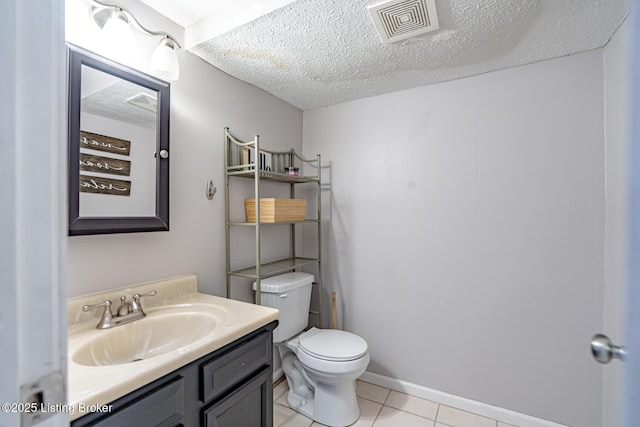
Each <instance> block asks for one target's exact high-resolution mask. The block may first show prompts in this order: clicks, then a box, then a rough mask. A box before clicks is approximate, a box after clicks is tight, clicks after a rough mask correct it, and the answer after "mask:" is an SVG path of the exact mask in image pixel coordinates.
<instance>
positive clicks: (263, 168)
mask: <svg viewBox="0 0 640 427" xmlns="http://www.w3.org/2000/svg"><path fill="white" fill-rule="evenodd" d="M255 153H259V155H255ZM224 162H225V167H224V171H225V220H226V227H225V234H226V261H227V298H230V297H231V278H232V277H233V276H237V277H244V278H247V279H252V280H254V281H255V282H256V293H255V303H256V304H260V303H261V286H260V282H261V281H262V280H263V279H265V278H267V277H271V276H275V275H278V274H282V273H286V272H290V271H296V270H299V269H301V268H302V267H304V266H307V265H317V273H316V274H315V281H314V285H315V286H317V292H318V294H317V295H318V306H319V307H322V266H321V262H322V261H321V254H322V243H321V240H322V239H321V236H322V230H321V227H322V224H321V212H322V209H321V206H322V205H321V191H320V186H321V167H320V166H321V156H320V155H319V154H318V155H317V156H316V158H315V159H306V158H303V157H302V156H300V155H299V154H298V153H296V152H295V150H293V149H291V150H289V151H270V150H265V149H263V148H261V147H260V136H259V135H255V137H254V139H253V140H251V141H242V140H240V139H238V138H237V137H235V136H234V135H233V134H232V133H231V132H230V130H229V128H228V127H227V128H224ZM305 165H307V166H308V167H307V168H303V166H305ZM291 166H292V167H299V169H300V170H301V171H302V170H304V169H315V171H316V174H315V175H311V176H292V175H288V174H287V173H284V172H283V171H284V168H285V167H291ZM235 178H245V179H251V180H253V193H254V198H255V199H256V200H260V195H261V194H260V183H261V182H262V181H271V182H279V183H283V184H288V185H289V187H290V189H289V197H290V198H292V199H293V198H295V194H296V186H297V185H298V184H307V183H315V184H316V185H317V202H316V203H317V213H316V217H315V218H312V219H305V220H303V221H290V222H276V223H271V222H269V223H265V222H261V221H260V203H256V222H244V221H233V220H232V219H231V218H230V206H229V182H230V180H231V179H235ZM309 223H311V224H316V228H317V249H316V250H317V252H316V253H317V258H309V257H301V256H298V255H297V254H296V225H297V224H309ZM274 224H288V225H289V227H288V228H289V235H290V243H289V257H288V258H285V259H279V260H270V261H265V260H264V259H263V257H262V251H261V232H262V228H263V227H265V226H267V227H268V226H272V225H274ZM232 227H254V228H255V263H254V264H253V265H250V266H246V267H244V268H240V269H231V228H232ZM321 311H322V310H319V311H317V312H315V311H312V312H311V314H315V315H317V316H318V323H319V325H321V324H322V321H321V314H320V312H321Z"/></svg>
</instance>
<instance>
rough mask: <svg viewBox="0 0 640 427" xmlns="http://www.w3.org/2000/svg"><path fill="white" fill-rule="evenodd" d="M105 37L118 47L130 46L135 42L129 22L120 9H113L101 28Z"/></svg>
mask: <svg viewBox="0 0 640 427" xmlns="http://www.w3.org/2000/svg"><path fill="white" fill-rule="evenodd" d="M102 31H103V34H104V35H105V37H106V38H107V39H108V40H110V41H111V43H113V44H115V45H116V46H118V47H125V46H127V47H128V46H131V45H132V44H133V43H134V42H135V36H134V35H133V30H132V29H131V26H130V25H129V20H128V19H127V17H126V15H125V14H124V13H123V12H122V11H121V10H120V9H114V10H113V12H111V15H110V16H109V19H107V21H106V22H105V23H104V26H103V27H102Z"/></svg>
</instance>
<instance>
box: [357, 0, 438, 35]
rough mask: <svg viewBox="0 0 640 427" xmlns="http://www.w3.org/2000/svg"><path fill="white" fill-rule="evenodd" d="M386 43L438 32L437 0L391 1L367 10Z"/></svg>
mask: <svg viewBox="0 0 640 427" xmlns="http://www.w3.org/2000/svg"><path fill="white" fill-rule="evenodd" d="M367 9H368V10H369V13H370V14H371V19H373V22H374V23H375V24H376V28H377V29H378V32H379V33H380V38H382V41H383V42H384V43H393V42H397V41H399V40H404V39H408V38H410V37H415V36H417V35H419V34H424V33H428V32H429V31H434V30H437V29H438V28H439V27H438V16H437V15H436V5H435V0H391V1H386V2H383V3H379V4H375V5H371V6H369V7H368V8H367Z"/></svg>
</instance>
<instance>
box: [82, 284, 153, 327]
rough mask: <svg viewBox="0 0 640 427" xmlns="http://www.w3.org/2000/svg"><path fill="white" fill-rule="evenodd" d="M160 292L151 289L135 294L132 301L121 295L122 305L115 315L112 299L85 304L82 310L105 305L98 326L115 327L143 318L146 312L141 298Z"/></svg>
mask: <svg viewBox="0 0 640 427" xmlns="http://www.w3.org/2000/svg"><path fill="white" fill-rule="evenodd" d="M157 294H158V292H156V291H150V292H147V293H145V294H142V295H141V294H135V295H134V296H133V297H132V298H131V301H127V297H125V296H121V297H120V306H119V307H118V310H116V314H115V315H114V314H113V313H112V312H111V304H112V303H111V301H109V300H107V301H104V302H101V303H99V304H93V305H85V306H84V307H82V311H90V310H94V309H96V308H99V307H104V313H103V314H102V317H101V318H100V322H98V325H97V326H96V328H98V329H109V328H114V327H116V326H120V325H124V324H126V323H130V322H133V321H134V320H138V319H142V318H143V317H144V316H146V314H145V313H144V311H142V306H141V305H140V298H142V297H151V296H154V295H157Z"/></svg>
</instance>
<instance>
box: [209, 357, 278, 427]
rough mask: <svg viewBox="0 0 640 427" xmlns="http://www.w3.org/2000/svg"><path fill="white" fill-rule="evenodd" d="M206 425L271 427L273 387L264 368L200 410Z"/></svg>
mask: <svg viewBox="0 0 640 427" xmlns="http://www.w3.org/2000/svg"><path fill="white" fill-rule="evenodd" d="M204 426H206V427H238V426H242V427H272V426H273V386H272V384H271V368H270V367H267V368H265V369H263V370H262V371H260V373H258V374H257V375H255V376H254V377H252V378H251V379H249V380H248V381H247V382H245V383H244V384H243V385H242V386H240V387H239V388H237V389H236V390H234V391H232V392H231V393H230V394H229V395H228V396H226V397H225V398H223V399H221V400H220V401H218V402H216V403H215V404H213V406H211V407H209V408H208V409H205V411H204Z"/></svg>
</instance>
